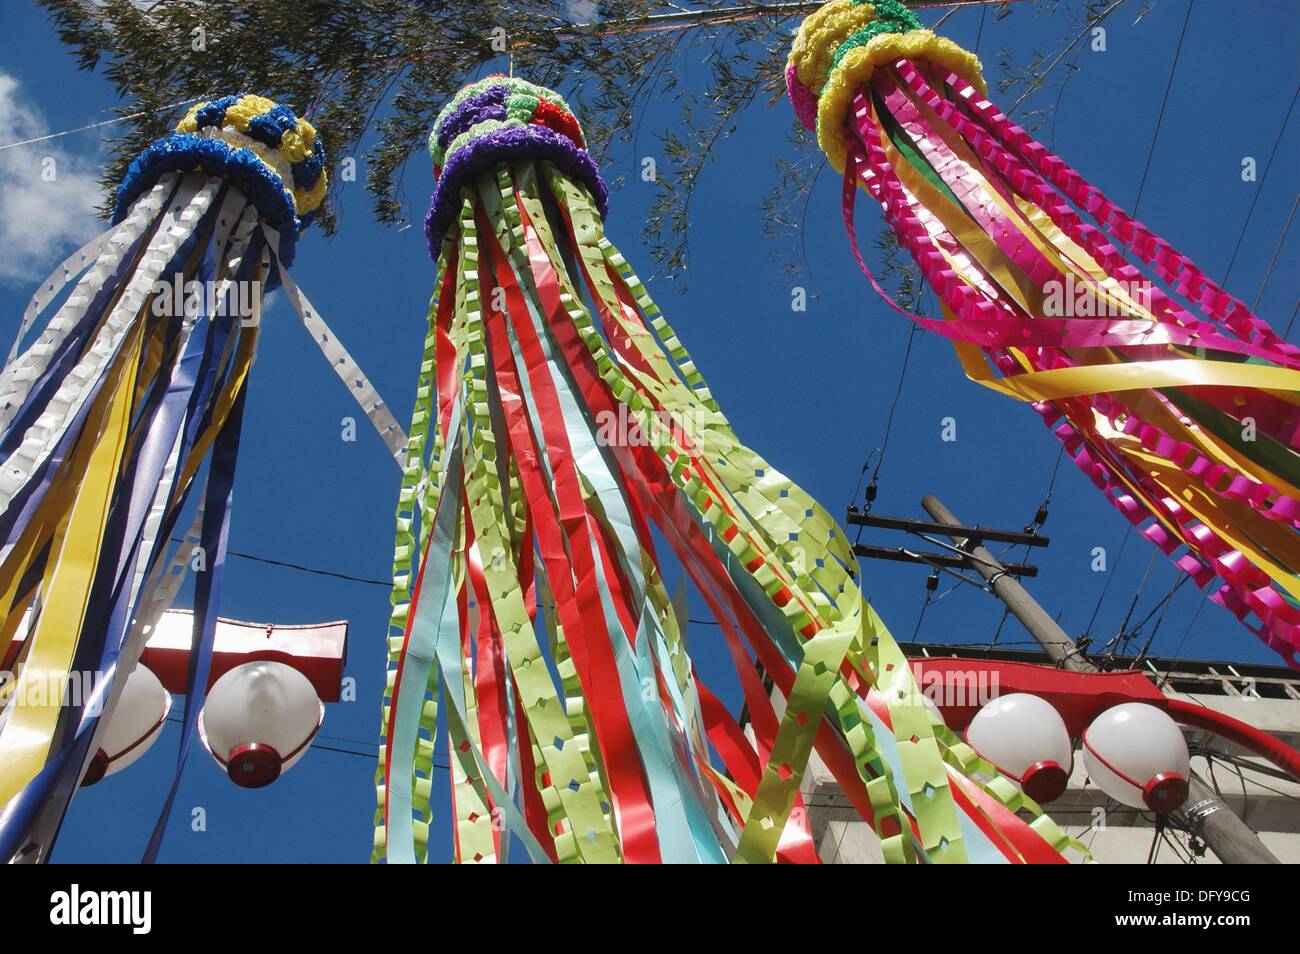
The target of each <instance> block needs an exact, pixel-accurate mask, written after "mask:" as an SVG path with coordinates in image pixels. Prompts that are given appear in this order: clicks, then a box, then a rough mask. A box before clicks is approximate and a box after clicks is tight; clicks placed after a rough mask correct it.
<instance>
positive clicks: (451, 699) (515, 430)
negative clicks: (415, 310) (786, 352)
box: [374, 77, 1072, 862]
mask: <svg viewBox="0 0 1300 954" xmlns="http://www.w3.org/2000/svg"><path fill="white" fill-rule="evenodd" d="M429 148H430V152H431V153H432V155H433V162H434V168H435V172H436V173H437V175H438V184H437V191H436V193H435V195H434V197H433V202H432V206H431V208H430V210H429V215H428V218H427V219H426V223H425V225H426V231H427V235H428V240H429V249H430V252H431V254H432V256H433V257H434V258H436V259H437V261H438V273H439V280H438V283H437V287H436V290H435V292H434V295H433V299H432V301H431V303H430V308H429V322H428V332H427V336H426V338H425V341H424V352H423V363H422V370H421V375H420V380H419V386H418V391H417V394H418V397H417V400H416V405H415V411H414V416H413V418H412V426H411V428H410V431H411V435H412V436H411V443H410V457H409V460H408V462H407V467H406V470H405V476H404V479H403V482H402V489H401V496H400V501H399V505H398V513H397V518H398V535H397V547H396V559H395V566H394V588H393V603H394V608H393V613H392V620H391V623H392V625H391V629H390V638H389V672H388V686H387V690H386V693H385V697H384V711H383V728H382V734H383V744H382V747H381V756H380V766H379V772H378V783H379V784H378V795H379V811H378V813H377V819H376V823H377V830H376V838H375V853H374V857H375V859H376V860H387V861H388V862H413V861H421V860H427V858H428V853H429V840H430V839H429V830H430V822H431V808H430V799H431V794H432V792H431V786H432V774H433V766H434V761H433V760H434V757H435V755H434V753H435V747H436V741H437V739H438V734H439V733H438V719H439V711H438V709H439V704H440V701H442V700H445V712H444V716H445V720H446V724H447V731H448V740H449V744H448V745H447V746H446V748H445V749H444V750H443V751H447V752H448V754H449V758H450V769H451V771H450V782H451V806H452V812H453V813H454V816H455V817H454V819H452V822H453V824H452V826H451V827H452V830H453V832H454V850H453V857H454V858H455V860H457V861H461V862H492V861H502V860H505V858H506V855H507V851H508V848H509V847H510V845H511V843H512V842H515V841H516V840H517V842H518V844H520V845H522V847H523V849H524V850H526V851H527V852H528V854H529V855H530V857H531V858H532V859H533V860H534V861H537V862H546V861H557V862H558V861H564V862H578V861H581V862H619V861H624V862H661V861H662V862H728V861H738V862H768V861H771V860H773V859H774V858H775V859H778V860H782V861H789V862H805V861H806V862H813V861H816V860H817V856H816V852H815V850H814V846H813V845H812V843H811V836H810V833H809V827H808V819H807V813H806V811H805V808H804V806H803V804H802V801H801V798H800V796H799V782H800V778H801V776H802V774H803V772H804V770H805V766H806V764H807V761H808V758H809V753H810V751H811V750H812V749H813V748H814V747H815V748H816V750H817V752H818V753H819V754H820V757H821V758H822V759H823V760H824V761H825V763H826V764H827V765H828V766H829V767H830V769H831V771H833V772H834V774H835V776H836V778H837V779H838V780H839V782H840V784H841V785H842V786H843V789H844V792H845V794H846V796H847V798H848V799H849V802H850V803H851V804H852V805H853V806H854V807H855V808H856V809H857V811H858V812H860V813H861V815H862V817H863V818H864V819H867V820H869V821H870V822H871V823H872V824H873V825H874V826H875V829H876V831H878V832H879V834H880V837H881V839H882V840H883V845H884V854H885V857H886V858H888V859H889V860H890V861H894V862H900V861H930V862H938V861H944V862H957V861H967V860H969V861H990V862H1005V861H1013V862H1024V861H1035V862H1037V861H1051V862H1060V861H1062V860H1063V855H1062V853H1061V852H1062V851H1063V850H1064V849H1066V848H1067V847H1069V846H1070V845H1071V844H1072V843H1070V842H1069V840H1068V839H1066V838H1065V837H1064V835H1063V834H1062V833H1061V831H1060V829H1059V828H1057V827H1056V826H1055V825H1054V824H1053V823H1052V822H1051V821H1050V819H1048V818H1047V817H1046V816H1044V815H1042V814H1041V813H1040V812H1039V810H1038V809H1037V807H1036V806H1034V805H1033V804H1032V803H1030V802H1028V801H1027V800H1026V799H1025V798H1024V797H1023V796H1022V795H1021V794H1020V793H1019V792H1018V791H1017V790H1016V789H1015V787H1014V786H1013V785H1011V784H1010V783H1009V782H1008V781H1007V780H1006V779H1005V778H1002V777H1000V776H998V775H997V774H996V771H995V770H994V769H993V767H992V766H991V765H989V764H988V763H987V762H982V761H981V760H980V759H979V757H978V756H976V754H975V753H974V752H973V751H972V750H971V749H970V748H969V747H967V746H966V745H965V744H963V743H962V742H961V740H960V739H958V738H957V737H956V736H955V735H953V734H952V733H951V732H950V731H948V730H947V729H946V728H945V727H944V726H943V725H942V723H939V722H937V721H936V720H934V719H933V718H932V717H931V715H930V712H929V710H928V709H927V708H926V706H925V705H924V704H923V702H924V701H923V699H922V697H921V695H920V693H919V691H918V687H917V685H916V683H915V682H914V680H913V676H912V671H911V669H910V668H909V666H908V663H907V660H906V659H905V658H904V657H903V655H902V653H901V652H900V651H899V647H898V646H897V644H896V643H895V642H894V640H893V639H892V638H891V637H890V635H889V632H888V631H887V630H886V629H885V627H884V625H883V624H882V623H881V622H880V620H879V619H878V618H877V617H876V615H875V613H874V612H872V610H871V607H870V606H869V605H867V603H866V602H865V600H864V599H863V598H862V595H861V593H860V592H859V589H858V587H857V584H856V583H855V580H854V577H853V572H852V568H853V567H854V561H853V556H852V554H851V553H850V548H849V544H848V541H847V540H846V538H845V535H844V532H843V531H842V530H841V529H840V528H838V527H837V526H836V524H835V522H834V520H832V519H831V517H830V516H829V515H828V514H827V513H826V511H825V510H823V509H822V508H821V507H820V506H818V504H817V503H816V502H815V501H814V500H813V499H812V498H810V497H809V496H808V495H807V494H806V493H804V492H803V491H802V490H800V489H799V487H797V486H795V485H794V484H793V483H791V482H790V481H789V480H788V479H787V478H785V477H784V476H782V475H781V474H780V473H779V472H777V471H776V470H775V469H773V468H772V466H771V465H770V464H768V463H767V462H766V461H765V460H763V459H762V458H761V457H759V456H758V455H757V454H755V453H754V452H753V451H752V450H750V449H749V448H748V447H746V446H745V445H744V444H742V443H741V442H740V440H739V439H738V438H737V437H736V434H735V432H734V431H733V430H732V428H731V425H730V424H728V422H727V419H726V417H725V416H724V415H723V413H722V411H721V410H720V409H719V407H718V404H717V402H716V401H715V400H714V399H713V397H712V396H711V395H710V393H709V390H708V388H707V386H706V385H705V383H704V380H703V378H701V376H700V372H699V371H698V369H697V368H696V367H695V365H694V363H693V362H692V360H691V358H690V356H689V355H688V354H687V352H686V350H685V348H684V347H683V346H682V343H681V341H680V339H679V338H678V337H677V335H676V333H675V332H674V331H673V329H672V328H671V327H670V326H669V324H668V322H667V320H666V318H665V317H664V315H663V314H662V313H661V312H660V311H659V309H658V308H657V307H656V306H655V304H654V303H653V302H652V301H651V300H650V297H649V295H648V294H647V293H646V289H645V287H644V286H643V285H642V283H641V282H640V280H639V279H638V278H637V276H636V275H635V273H634V272H633V271H632V269H631V266H629V265H628V263H627V261H626V260H625V259H624V258H623V256H622V255H620V254H619V252H618V250H617V249H616V248H615V247H614V246H613V245H612V244H611V243H610V241H609V240H608V239H607V238H606V237H605V233H604V223H603V216H604V212H605V206H606V201H607V195H606V190H605V185H604V183H603V182H602V181H601V178H600V175H599V173H598V171H597V168H596V165H595V163H594V162H593V161H592V158H591V156H590V155H589V154H588V153H587V151H586V149H585V148H584V141H583V135H582V131H581V129H580V128H579V125H578V122H577V121H576V119H575V118H574V116H573V114H572V113H571V112H570V111H569V109H568V107H567V106H566V105H565V103H564V100H562V99H561V98H560V97H559V96H558V95H556V94H555V93H553V92H551V91H550V90H547V89H542V88H539V87H537V86H533V85H530V84H528V83H526V82H522V81H520V80H516V79H506V78H504V77H490V78H488V79H486V80H483V81H481V82H478V83H475V84H473V85H471V86H468V87H466V88H465V89H463V90H462V91H461V92H460V94H459V95H458V96H457V97H456V98H455V99H454V100H453V101H452V102H451V103H450V104H449V105H448V106H447V107H446V108H445V109H443V111H442V112H441V114H440V115H439V117H438V120H437V124H436V125H435V127H434V130H433V134H432V136H431V137H430V140H429ZM652 528H653V529H657V531H658V534H659V535H660V537H661V541H666V543H662V542H661V545H663V546H667V547H668V548H670V549H671V551H672V553H673V554H674V555H675V556H676V558H677V562H678V564H679V566H680V569H681V572H682V574H684V575H683V576H682V577H681V578H682V579H684V578H689V579H690V580H691V581H692V582H693V584H694V585H695V587H696V588H697V589H698V590H699V592H700V593H701V594H702V597H703V599H704V600H705V601H706V602H707V604H708V606H709V608H710V610H711V611H712V613H713V615H714V617H715V618H716V622H717V624H718V625H717V628H716V629H714V628H712V627H710V628H708V629H707V630H705V631H704V632H705V634H706V635H705V636H702V637H698V638H701V639H707V640H708V641H709V642H710V643H712V644H713V647H714V650H715V652H717V653H718V654H730V659H731V660H732V661H733V662H734V665H735V670H736V672H737V674H738V677H739V681H740V684H741V686H742V687H743V692H744V698H745V701H746V704H747V707H748V711H749V713H750V715H751V718H752V722H751V726H752V739H753V741H752V742H751V739H750V737H749V736H748V735H747V731H748V730H746V729H742V727H741V726H740V725H739V724H738V723H737V721H736V719H735V718H734V717H733V716H732V714H731V713H730V712H729V711H728V710H727V708H725V707H724V706H723V704H722V703H721V702H720V701H719V699H718V697H717V696H716V695H715V694H714V692H711V691H710V690H709V688H707V687H706V686H705V685H704V684H703V683H702V682H701V681H700V679H699V677H698V674H697V673H696V671H695V668H694V666H693V664H692V662H691V658H690V656H689V655H688V653H687V643H686V639H685V634H684V632H683V626H684V620H683V619H682V617H681V616H680V615H678V614H677V613H675V612H674V608H673V603H674V601H673V600H672V599H670V597H669V594H668V592H667V586H666V583H667V582H668V581H667V580H666V578H665V575H664V570H665V567H664V565H663V563H662V562H661V557H660V554H659V553H658V552H657V548H656V540H655V539H654V535H653V534H652ZM751 653H752V654H753V656H752V657H751ZM722 658H726V655H722ZM755 659H757V661H758V662H760V663H761V665H762V667H763V669H764V670H765V671H766V673H767V674H768V675H769V676H770V677H771V679H772V680H773V681H774V682H775V685H776V688H777V690H778V692H779V695H780V697H781V698H783V699H784V700H787V704H786V705H785V708H784V711H783V712H778V711H777V710H776V709H774V707H773V702H772V700H771V699H770V698H769V696H768V693H767V692H766V691H765V689H764V686H763V682H762V678H761V677H760V675H759V672H758V671H757V670H756V667H755ZM710 747H712V750H714V751H716V753H717V757H718V758H720V759H721V762H720V763H718V764H715V760H714V759H712V758H711V757H710ZM1019 808H1024V809H1027V810H1028V812H1030V813H1031V815H1030V818H1031V819H1032V821H1029V822H1027V821H1025V820H1022V819H1021V818H1020V817H1018V816H1017V815H1016V814H1015V813H1014V812H1015V810H1016V809H1019Z"/></svg>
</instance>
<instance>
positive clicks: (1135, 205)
mask: <svg viewBox="0 0 1300 954" xmlns="http://www.w3.org/2000/svg"><path fill="white" fill-rule="evenodd" d="M1192 3H1193V0H1187V15H1186V16H1184V17H1183V28H1182V30H1180V31H1179V33H1178V46H1177V47H1176V48H1175V49H1174V62H1173V65H1172V66H1170V67H1169V82H1168V83H1166V84H1165V95H1164V96H1163V97H1162V98H1161V100H1160V113H1159V115H1158V116H1156V128H1155V131H1154V132H1153V133H1152V134H1151V147H1150V148H1149V149H1147V161H1146V165H1145V166H1143V167H1142V180H1141V181H1140V182H1139V183H1138V191H1137V198H1136V199H1134V200H1133V215H1135V216H1136V215H1137V213H1138V206H1140V205H1141V204H1142V190H1143V189H1145V188H1146V184H1147V173H1148V172H1150V171H1151V159H1152V157H1153V156H1154V155H1155V153H1156V140H1157V139H1159V138H1160V127H1161V125H1162V124H1163V123H1164V119H1165V107H1166V106H1168V105H1169V92H1170V90H1172V89H1173V88H1174V74H1175V73H1177V72H1178V59H1179V57H1181V56H1182V53H1183V37H1185V36H1186V35H1187V24H1188V22H1189V21H1190V20H1191V19H1192Z"/></svg>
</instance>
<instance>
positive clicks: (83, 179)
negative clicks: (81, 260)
mask: <svg viewBox="0 0 1300 954" xmlns="http://www.w3.org/2000/svg"><path fill="white" fill-rule="evenodd" d="M51 131H52V130H51V129H50V128H49V125H48V124H47V123H46V121H45V118H44V117H43V116H42V115H41V113H40V111H39V110H38V109H37V108H36V107H35V106H34V105H32V103H31V100H30V96H29V95H27V94H25V93H24V92H23V90H22V89H21V86H20V84H19V82H18V81H17V80H16V79H14V78H13V77H12V76H10V75H9V74H8V73H4V72H0V145H3V144H7V143H13V142H20V141H22V140H25V139H34V138H36V137H38V136H44V135H46V134H48V133H50V132H51ZM97 175H98V170H97V168H96V165H95V162H94V161H93V160H92V159H89V158H87V157H85V156H80V155H77V154H75V153H72V152H69V151H68V150H67V149H66V148H64V147H63V145H62V144H61V143H60V142H59V141H58V140H47V141H45V142H38V143H32V144H31V145H27V146H17V147H15V148H12V149H5V150H3V151H0V249H3V251H2V252H0V284H5V285H11V286H17V287H28V286H35V285H36V283H37V282H39V281H41V280H42V279H43V278H45V276H46V275H48V274H49V273H50V272H51V271H52V270H53V269H54V267H55V266H56V265H58V263H59V262H60V260H61V259H62V258H63V257H64V256H66V255H67V254H68V253H69V252H72V251H73V250H75V249H76V248H77V247H78V246H80V245H82V244H83V243H85V242H87V241H88V240H89V239H91V238H92V237H93V236H94V235H95V233H96V232H98V231H100V230H102V229H103V228H104V227H105V226H104V223H103V222H101V221H99V220H98V219H97V218H96V216H95V207H96V206H97V205H99V200H100V191H99V184H98V182H97Z"/></svg>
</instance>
